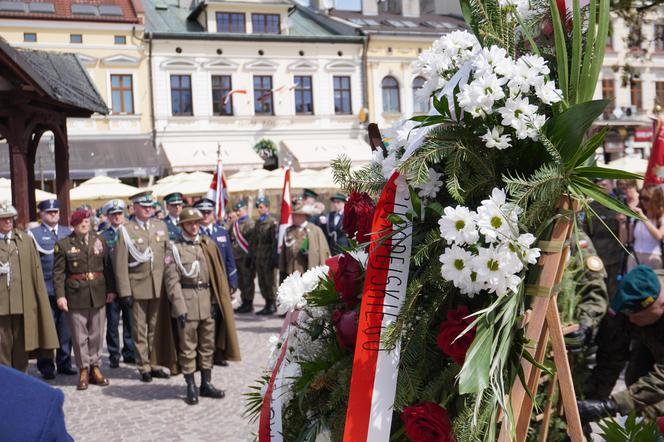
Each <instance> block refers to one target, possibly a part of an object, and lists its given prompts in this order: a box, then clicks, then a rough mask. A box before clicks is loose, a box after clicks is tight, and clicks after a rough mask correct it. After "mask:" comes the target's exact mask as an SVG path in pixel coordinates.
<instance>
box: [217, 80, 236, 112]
mask: <svg viewBox="0 0 664 442" xmlns="http://www.w3.org/2000/svg"><path fill="white" fill-rule="evenodd" d="M231 89H232V87H231V76H230V75H213V76H212V114H213V115H233V97H232V96H230V95H229V94H230V92H231Z"/></svg>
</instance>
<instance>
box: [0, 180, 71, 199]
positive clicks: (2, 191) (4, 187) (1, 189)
mask: <svg viewBox="0 0 664 442" xmlns="http://www.w3.org/2000/svg"><path fill="white" fill-rule="evenodd" d="M57 197H58V196H57V195H55V194H54V193H51V192H45V191H43V190H40V189H35V200H36V201H37V202H40V201H44V200H50V199H56V198H57ZM11 200H12V182H11V181H10V180H8V179H7V178H0V201H11Z"/></svg>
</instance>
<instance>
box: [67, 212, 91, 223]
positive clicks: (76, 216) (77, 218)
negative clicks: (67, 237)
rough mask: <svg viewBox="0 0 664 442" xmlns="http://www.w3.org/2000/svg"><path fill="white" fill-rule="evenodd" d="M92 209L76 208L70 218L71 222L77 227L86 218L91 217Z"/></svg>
mask: <svg viewBox="0 0 664 442" xmlns="http://www.w3.org/2000/svg"><path fill="white" fill-rule="evenodd" d="M90 215H91V213H90V211H89V210H88V209H76V210H75V211H74V213H72V214H71V217H70V218H69V224H71V226H72V227H76V226H78V225H79V224H81V223H82V222H83V220H84V219H86V218H90Z"/></svg>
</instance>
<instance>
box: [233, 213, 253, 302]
mask: <svg viewBox="0 0 664 442" xmlns="http://www.w3.org/2000/svg"><path fill="white" fill-rule="evenodd" d="M236 228H237V229H239V230H240V234H241V235H242V236H243V237H244V239H245V240H246V241H247V243H248V244H249V247H250V248H249V251H248V252H245V251H244V249H243V248H242V247H241V246H240V242H239V241H238V237H237V234H236V233H235V229H236ZM229 233H230V236H231V244H233V256H234V257H235V265H236V266H237V273H238V279H239V288H240V295H241V298H242V300H245V299H253V297H254V292H255V291H256V285H255V283H254V278H255V277H256V267H255V263H254V260H253V256H252V250H251V244H253V243H254V239H253V233H254V222H253V221H252V219H251V218H249V217H248V216H246V215H245V216H243V217H242V218H240V219H238V220H237V221H236V222H235V223H233V226H232V227H231V229H230V231H229Z"/></svg>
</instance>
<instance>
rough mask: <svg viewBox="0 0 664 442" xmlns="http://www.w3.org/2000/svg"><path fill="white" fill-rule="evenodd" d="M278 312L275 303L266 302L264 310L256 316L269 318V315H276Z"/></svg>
mask: <svg viewBox="0 0 664 442" xmlns="http://www.w3.org/2000/svg"><path fill="white" fill-rule="evenodd" d="M276 312H277V306H276V305H275V303H274V301H266V302H265V307H263V310H259V311H257V312H256V314H257V315H265V316H267V315H274V314H275V313H276Z"/></svg>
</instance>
